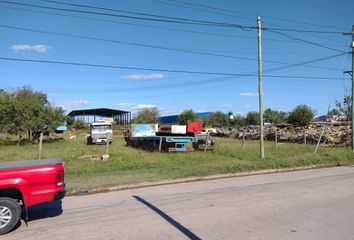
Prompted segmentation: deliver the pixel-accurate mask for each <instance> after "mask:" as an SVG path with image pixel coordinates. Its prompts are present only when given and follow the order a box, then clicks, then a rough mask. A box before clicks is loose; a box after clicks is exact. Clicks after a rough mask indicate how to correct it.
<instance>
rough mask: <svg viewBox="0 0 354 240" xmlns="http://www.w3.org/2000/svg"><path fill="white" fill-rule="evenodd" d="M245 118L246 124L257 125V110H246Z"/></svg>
mask: <svg viewBox="0 0 354 240" xmlns="http://www.w3.org/2000/svg"><path fill="white" fill-rule="evenodd" d="M245 120H246V124H248V125H259V114H258V112H248V113H247V116H246V119H245Z"/></svg>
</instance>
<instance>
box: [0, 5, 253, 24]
mask: <svg viewBox="0 0 354 240" xmlns="http://www.w3.org/2000/svg"><path fill="white" fill-rule="evenodd" d="M0 2H2V3H7V4H13V5H20V6H27V7H35V8H42V9H50V10H57V11H65V12H75V13H84V14H93V15H101V16H109V17H118V18H128V19H136V20H145V21H154V22H163V23H176V24H187V25H202V26H213V27H226V28H239V29H241V30H252V29H255V27H254V26H245V25H240V24H234V23H223V22H211V21H204V20H196V19H187V18H185V19H183V18H180V19H181V20H169V19H166V18H167V17H164V16H161V17H160V18H151V17H139V16H131V15H123V14H112V13H103V12H97V11H95V12H94V11H83V10H74V9H68V8H58V7H49V6H41V5H35V4H25V3H18V2H10V1H3V0H1V1H0ZM136 14H138V13H136ZM169 18H170V19H177V18H174V17H169Z"/></svg>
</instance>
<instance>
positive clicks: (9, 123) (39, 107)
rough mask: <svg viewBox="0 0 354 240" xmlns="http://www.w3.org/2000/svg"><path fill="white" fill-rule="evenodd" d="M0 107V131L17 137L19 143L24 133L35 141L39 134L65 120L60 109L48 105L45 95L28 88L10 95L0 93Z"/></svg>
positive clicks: (4, 92) (3, 92)
mask: <svg viewBox="0 0 354 240" xmlns="http://www.w3.org/2000/svg"><path fill="white" fill-rule="evenodd" d="M0 106H1V107H0V116H1V119H0V124H1V128H2V130H3V131H7V132H9V133H11V134H16V135H18V136H19V142H20V141H21V138H22V135H23V134H24V133H26V132H28V133H30V134H29V137H30V138H31V139H32V140H35V141H37V140H38V138H39V134H40V133H41V132H44V131H47V132H50V131H53V130H54V129H55V128H57V127H58V126H59V125H60V124H63V123H64V121H65V119H66V117H65V115H64V111H63V110H62V109H61V108H55V107H52V106H51V105H50V103H49V101H48V99H47V95H46V94H44V93H41V92H34V91H33V90H32V89H31V88H30V87H23V88H19V89H17V90H16V91H15V92H12V93H10V92H6V91H0Z"/></svg>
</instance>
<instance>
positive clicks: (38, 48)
mask: <svg viewBox="0 0 354 240" xmlns="http://www.w3.org/2000/svg"><path fill="white" fill-rule="evenodd" d="M10 48H11V49H12V50H13V51H14V52H21V51H35V52H38V53H46V52H47V51H48V50H49V49H51V48H52V47H51V46H47V45H43V44H37V45H28V44H15V45H12V46H11V47H10Z"/></svg>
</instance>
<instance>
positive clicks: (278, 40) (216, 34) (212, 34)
mask: <svg viewBox="0 0 354 240" xmlns="http://www.w3.org/2000/svg"><path fill="white" fill-rule="evenodd" d="M0 7H2V8H8V9H14V10H20V11H26V12H32V13H33V12H34V13H41V14H48V15H56V16H62V17H71V18H77V19H86V20H93V21H100V22H109V23H118V24H125V25H130V26H139V27H147V28H154V29H163V30H168V31H175V32H185V33H194V34H202V35H207V36H218V37H230V38H240V39H252V40H253V39H255V38H254V37H247V36H240V35H233V34H226V33H215V32H204V31H196V30H186V29H176V28H169V27H161V26H152V25H146V24H138V23H127V22H120V21H114V20H108V19H99V18H91V17H83V16H76V15H70V14H59V13H49V12H44V11H40V10H33V9H31V10H30V9H23V8H18V7H9V6H0ZM262 40H267V41H276V42H286V43H298V44H299V43H300V44H304V43H305V44H306V42H301V41H300V42H299V41H296V40H284V39H275V38H266V37H265V38H263V39H262ZM326 45H327V46H330V45H331V46H341V45H339V44H326Z"/></svg>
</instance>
